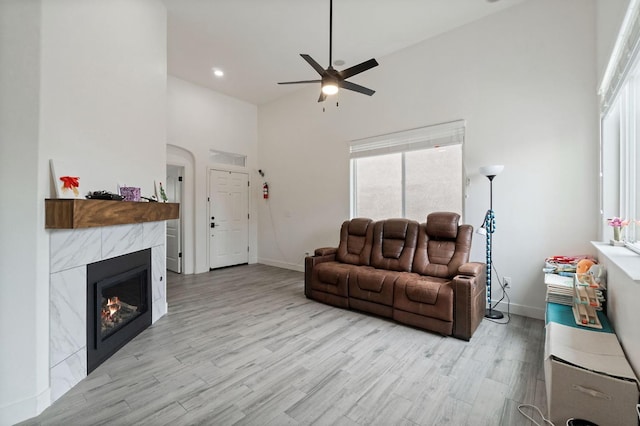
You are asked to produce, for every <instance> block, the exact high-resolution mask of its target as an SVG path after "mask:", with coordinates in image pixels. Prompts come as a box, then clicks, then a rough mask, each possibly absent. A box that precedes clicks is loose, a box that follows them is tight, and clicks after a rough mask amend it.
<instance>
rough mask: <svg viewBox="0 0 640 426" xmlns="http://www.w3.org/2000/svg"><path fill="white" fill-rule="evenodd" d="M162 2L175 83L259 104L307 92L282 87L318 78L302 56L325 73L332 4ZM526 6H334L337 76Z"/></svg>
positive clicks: (341, 0) (378, 0)
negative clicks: (220, 72) (220, 75)
mask: <svg viewBox="0 0 640 426" xmlns="http://www.w3.org/2000/svg"><path fill="white" fill-rule="evenodd" d="M163 1H164V3H165V4H166V6H167V15H168V36H167V46H168V72H169V74H172V75H174V76H176V77H179V78H182V79H184V80H187V81H191V82H193V83H196V84H199V85H201V86H205V87H209V88H211V89H213V90H215V91H217V92H220V93H224V94H226V95H229V96H233V97H235V98H238V99H242V100H245V101H248V102H251V103H253V104H262V103H266V102H269V101H272V100H274V99H276V98H278V97H280V96H283V95H286V94H287V93H290V92H291V91H292V90H297V89H300V88H301V87H303V86H300V85H289V86H282V85H278V84H277V82H279V81H291V80H310V79H316V78H318V75H317V73H316V72H315V71H314V70H313V68H311V67H310V66H309V65H308V64H307V63H306V62H305V61H304V60H303V59H302V58H301V57H300V55H299V54H300V53H307V54H309V55H311V56H312V57H313V58H314V59H315V60H316V61H317V62H319V63H320V65H322V66H323V67H324V68H326V67H327V66H328V61H329V0H163ZM523 1H524V0H500V1H495V0H494V1H488V0H334V4H333V60H334V61H335V60H336V59H342V60H344V61H345V64H344V65H341V66H339V67H338V66H336V68H337V69H339V70H340V69H344V68H348V67H349V66H352V65H355V64H357V63H360V62H362V61H365V60H367V59H370V58H376V59H377V60H378V62H379V63H380V66H381V67H383V66H384V56H385V55H388V54H390V53H393V52H396V51H398V50H401V49H404V48H406V47H408V46H411V45H414V44H416V43H419V42H421V41H423V40H425V39H427V38H430V37H433V36H436V35H438V34H441V33H443V32H446V31H449V30H451V29H453V28H456V27H459V26H461V25H464V24H467V23H469V22H471V21H474V20H477V19H480V18H483V17H485V16H487V15H489V14H492V13H496V12H499V11H501V10H504V9H505V8H508V7H511V6H513V5H515V4H518V3H521V2H523ZM214 67H217V68H220V69H222V70H224V72H225V76H224V77H223V78H216V77H214V76H213V73H212V68H214ZM369 72H371V71H369ZM350 81H353V82H354V83H357V82H358V77H357V76H354V77H353V78H352V79H350Z"/></svg>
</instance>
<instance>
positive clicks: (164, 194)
mask: <svg viewBox="0 0 640 426" xmlns="http://www.w3.org/2000/svg"><path fill="white" fill-rule="evenodd" d="M159 183H160V199H161V200H162V202H163V203H166V202H167V201H169V199H168V198H167V194H166V193H165V192H164V188H163V187H162V182H159Z"/></svg>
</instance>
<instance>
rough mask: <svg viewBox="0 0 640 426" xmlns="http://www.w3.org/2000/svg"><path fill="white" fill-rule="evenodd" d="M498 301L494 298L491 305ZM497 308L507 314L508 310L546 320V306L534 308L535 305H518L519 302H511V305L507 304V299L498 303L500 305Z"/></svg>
mask: <svg viewBox="0 0 640 426" xmlns="http://www.w3.org/2000/svg"><path fill="white" fill-rule="evenodd" d="M496 302H497V300H494V301H493V302H492V304H491V305H492V306H493V304H494V303H496ZM496 310H498V311H500V312H502V313H503V314H505V315H506V314H507V311H508V312H510V313H512V314H515V315H521V316H523V317H529V318H535V319H541V320H544V316H545V310H544V308H534V307H533V306H525V305H518V304H517V303H511V304H510V305H509V306H507V303H506V302H505V301H502V302H500V303H498V306H496Z"/></svg>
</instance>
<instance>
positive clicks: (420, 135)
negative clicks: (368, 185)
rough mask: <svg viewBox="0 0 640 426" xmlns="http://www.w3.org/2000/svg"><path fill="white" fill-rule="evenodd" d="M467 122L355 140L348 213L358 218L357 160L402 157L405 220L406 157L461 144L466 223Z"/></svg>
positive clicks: (351, 149)
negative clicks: (387, 155) (392, 155)
mask: <svg viewBox="0 0 640 426" xmlns="http://www.w3.org/2000/svg"><path fill="white" fill-rule="evenodd" d="M465 134H466V121H465V120H455V121H450V122H445V123H439V124H434V125H430V126H424V127H419V128H414V129H409V130H404V131H399V132H394V133H388V134H384V135H378V136H373V137H370V138H364V139H357V140H353V141H351V142H350V144H349V176H350V179H349V182H350V185H349V200H350V203H349V204H350V205H349V214H350V217H351V218H354V217H356V216H357V214H358V213H357V186H358V178H357V177H358V173H357V160H358V159H359V158H366V157H373V156H377V155H385V154H392V153H400V154H401V176H402V177H401V179H402V181H401V190H402V194H401V195H402V205H401V212H402V217H406V154H407V153H409V152H412V151H419V150H425V149H438V148H441V147H445V146H452V145H460V174H461V176H460V193H461V198H462V199H461V200H460V209H461V211H460V217H461V220H462V221H464V212H465V200H466V190H467V186H468V185H467V184H468V179H467V177H466V168H465V164H464V149H465V144H464V139H465Z"/></svg>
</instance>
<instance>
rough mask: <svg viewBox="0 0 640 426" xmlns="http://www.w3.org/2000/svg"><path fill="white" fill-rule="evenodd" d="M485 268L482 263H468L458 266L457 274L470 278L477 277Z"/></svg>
mask: <svg viewBox="0 0 640 426" xmlns="http://www.w3.org/2000/svg"><path fill="white" fill-rule="evenodd" d="M486 266H487V265H485V264H484V263H480V262H469V263H464V264H462V265H460V268H458V274H460V275H468V276H470V277H478V276H480V274H484V273H485V272H484V271H485V269H486Z"/></svg>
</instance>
